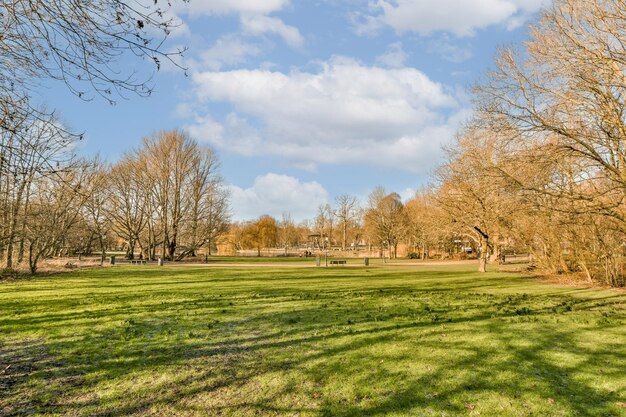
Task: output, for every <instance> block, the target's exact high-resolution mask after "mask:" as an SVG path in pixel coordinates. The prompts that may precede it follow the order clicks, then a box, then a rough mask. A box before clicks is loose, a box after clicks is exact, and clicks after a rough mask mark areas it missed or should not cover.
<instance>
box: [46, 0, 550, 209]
mask: <svg viewBox="0 0 626 417" xmlns="http://www.w3.org/2000/svg"><path fill="white" fill-rule="evenodd" d="M542 4H545V1H543V0H437V1H435V0H191V2H190V3H189V4H188V5H184V6H181V5H177V6H175V9H174V10H172V11H171V13H173V14H175V15H176V16H178V18H180V19H181V22H182V24H181V25H180V27H179V29H178V30H177V31H176V32H175V33H174V36H173V37H172V38H171V39H170V41H169V42H170V45H171V46H176V45H186V46H187V47H188V48H189V50H188V52H187V54H186V56H185V57H184V65H185V66H186V67H187V68H188V76H185V75H184V74H183V72H182V71H179V70H176V69H174V68H168V67H166V68H164V69H162V70H161V71H160V72H159V73H158V74H156V75H155V77H154V81H155V83H156V90H155V92H154V94H153V95H152V96H151V97H150V98H148V99H144V98H139V97H128V99H126V100H118V103H117V104H116V105H115V106H111V105H109V104H107V103H105V102H103V101H99V100H97V99H96V100H94V101H92V102H83V101H81V100H79V99H78V98H76V97H73V96H71V95H70V94H68V93H67V92H66V91H65V89H64V88H63V86H59V85H56V84H50V85H48V86H47V89H46V90H45V91H44V93H42V95H43V97H44V99H45V100H46V102H47V103H49V105H50V106H52V107H55V108H57V109H58V110H59V112H60V115H61V116H62V118H63V120H64V121H65V122H66V123H67V124H68V125H69V126H71V127H72V128H74V129H76V130H81V131H85V132H86V139H85V143H84V144H83V146H82V152H84V153H86V154H94V153H96V152H98V153H100V154H101V155H102V156H104V157H106V158H107V159H109V160H111V161H115V159H116V158H117V157H119V155H120V154H121V153H122V152H124V151H125V150H128V149H129V148H131V147H133V146H137V144H138V143H139V141H140V140H141V138H142V136H145V135H147V134H150V133H152V132H154V131H156V130H160V129H173V128H182V129H185V130H186V131H188V132H189V133H190V134H191V135H192V136H193V137H194V138H196V139H197V140H198V141H200V142H202V143H205V144H208V145H210V146H212V147H214V148H215V149H216V150H217V152H218V155H219V157H220V160H221V163H222V166H221V170H222V175H223V176H224V178H225V180H226V182H227V183H228V184H229V186H230V187H231V191H232V204H233V213H234V217H235V218H236V219H246V218H253V217H257V216H259V215H261V214H271V215H274V216H277V217H280V216H281V215H282V214H283V213H286V212H289V213H290V214H291V216H292V217H293V218H295V219H303V218H309V217H313V216H314V215H315V211H316V208H317V206H318V205H319V204H323V203H326V202H332V201H333V200H334V198H335V197H336V196H337V195H339V194H342V193H348V194H351V195H355V196H358V197H359V198H363V199H364V198H365V197H366V196H367V194H368V193H369V192H370V191H371V190H372V189H373V188H374V187H375V186H379V185H381V186H384V187H385V188H386V189H387V190H389V191H397V192H400V193H401V194H402V195H404V196H409V195H410V194H411V193H412V190H415V189H417V188H419V187H420V186H421V185H423V184H425V183H427V182H428V178H429V173H430V172H431V171H432V169H433V168H434V167H435V166H436V165H437V164H438V162H439V161H440V158H441V155H442V151H441V147H442V145H445V144H446V143H449V142H450V141H451V139H452V137H453V135H454V132H455V131H456V129H457V128H458V126H459V124H460V123H461V122H462V121H463V120H464V119H465V118H466V117H467V115H468V114H469V112H470V110H469V107H470V103H469V94H468V89H469V88H470V87H471V85H472V84H473V83H475V82H476V81H477V80H478V79H479V77H480V76H481V75H482V74H484V72H485V71H486V70H487V69H488V68H489V67H490V66H491V64H492V61H493V57H494V54H495V52H496V48H497V47H498V46H502V45H507V44H511V43H516V42H522V41H523V40H524V39H525V38H526V35H527V27H528V24H529V23H531V22H532V21H533V19H535V18H536V14H537V12H538V10H539V9H540V8H541V7H542ZM128 65H133V61H129V63H128Z"/></svg>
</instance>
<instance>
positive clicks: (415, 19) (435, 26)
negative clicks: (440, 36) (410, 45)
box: [356, 0, 548, 36]
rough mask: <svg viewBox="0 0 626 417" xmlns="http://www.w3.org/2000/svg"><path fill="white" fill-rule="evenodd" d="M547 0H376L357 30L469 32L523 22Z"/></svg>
mask: <svg viewBox="0 0 626 417" xmlns="http://www.w3.org/2000/svg"><path fill="white" fill-rule="evenodd" d="M547 3H548V0H438V1H436V2H433V1H432V0H378V1H377V2H375V3H372V6H371V8H372V13H371V14H368V15H365V16H361V19H360V21H359V22H358V23H357V25H356V30H357V33H373V32H376V31H378V30H379V29H380V28H382V27H384V26H389V27H391V28H393V29H394V30H396V31H398V32H415V33H418V34H420V35H430V34H432V33H435V32H449V33H453V34H455V35H457V36H472V35H473V34H474V32H475V31H476V30H478V29H482V28H485V27H488V26H491V25H505V26H507V27H508V28H509V29H513V28H515V27H517V26H519V25H520V24H523V23H524V22H525V21H526V19H527V18H528V17H529V16H530V15H532V14H533V13H535V12H537V11H538V10H539V9H540V8H541V7H542V6H543V5H546V4H547Z"/></svg>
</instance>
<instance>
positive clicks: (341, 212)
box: [334, 194, 359, 251]
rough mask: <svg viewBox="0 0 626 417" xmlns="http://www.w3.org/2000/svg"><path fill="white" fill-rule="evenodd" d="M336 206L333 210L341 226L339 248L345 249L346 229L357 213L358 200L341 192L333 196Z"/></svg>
mask: <svg viewBox="0 0 626 417" xmlns="http://www.w3.org/2000/svg"><path fill="white" fill-rule="evenodd" d="M335 204H336V205H337V208H336V209H335V211H334V214H335V217H336V218H337V219H338V222H339V227H340V228H341V250H344V251H345V250H346V242H347V238H348V229H349V228H350V226H351V225H352V224H353V222H354V220H356V219H357V218H358V215H359V200H358V199H357V198H356V197H353V196H350V195H348V194H341V195H339V196H337V198H335Z"/></svg>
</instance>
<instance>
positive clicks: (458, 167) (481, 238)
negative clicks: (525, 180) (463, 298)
mask: <svg viewBox="0 0 626 417" xmlns="http://www.w3.org/2000/svg"><path fill="white" fill-rule="evenodd" d="M496 139H497V137H496V136H495V135H494V133H493V132H490V131H487V130H484V129H480V128H477V127H475V126H471V125H470V126H468V127H467V128H466V129H465V130H464V131H462V132H461V133H460V134H459V135H458V136H457V141H456V146H455V147H454V148H452V149H450V150H448V160H447V162H446V163H445V164H444V165H443V166H441V167H440V168H439V170H438V172H437V179H438V182H439V190H438V194H437V197H436V199H437V203H438V204H439V206H440V207H441V208H442V209H443V211H444V212H445V213H446V214H447V217H448V221H447V223H448V224H454V225H455V226H456V229H457V231H458V233H459V234H461V235H463V236H467V237H469V238H471V239H472V240H474V241H475V242H476V243H477V244H478V246H479V248H480V265H479V269H478V270H479V271H480V272H485V271H486V268H487V254H488V253H489V252H491V253H492V254H494V255H495V256H494V258H496V259H497V258H499V253H500V246H501V244H502V243H503V242H504V241H505V239H506V237H507V230H508V229H509V228H510V222H511V219H512V218H513V217H514V212H515V207H516V202H515V200H514V198H513V196H514V195H515V193H514V192H509V188H508V184H507V182H506V179H505V178H504V177H502V175H500V172H501V165H502V164H504V163H505V160H503V156H504V155H503V152H502V150H501V149H500V148H499V147H498V142H497V140H496Z"/></svg>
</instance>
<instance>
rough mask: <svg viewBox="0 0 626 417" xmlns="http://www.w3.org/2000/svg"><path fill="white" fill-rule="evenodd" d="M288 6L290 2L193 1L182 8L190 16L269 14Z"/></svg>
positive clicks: (273, 0)
mask: <svg viewBox="0 0 626 417" xmlns="http://www.w3.org/2000/svg"><path fill="white" fill-rule="evenodd" d="M288 4H289V0H193V1H190V2H189V3H187V4H185V5H184V6H182V8H183V10H184V11H185V12H186V13H188V14H190V15H218V14H232V13H246V14H268V13H272V12H276V11H278V10H281V9H282V8H284V7H285V6H287V5H288Z"/></svg>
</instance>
